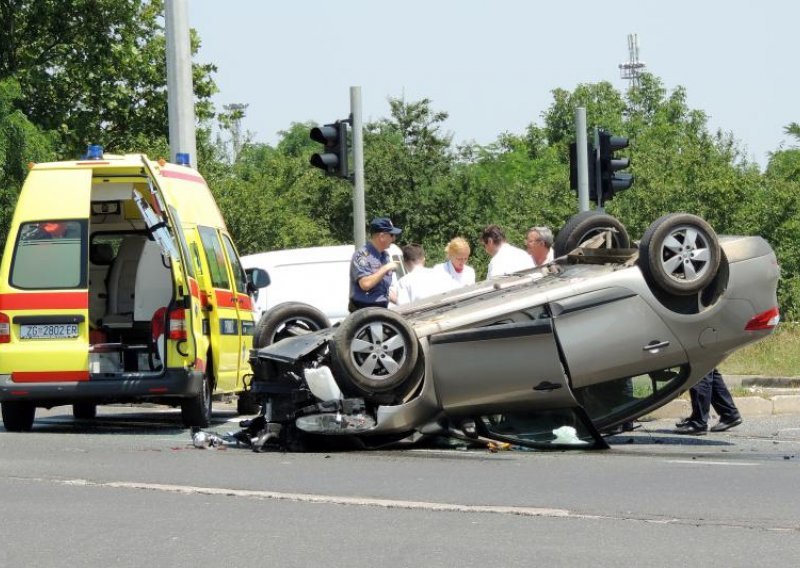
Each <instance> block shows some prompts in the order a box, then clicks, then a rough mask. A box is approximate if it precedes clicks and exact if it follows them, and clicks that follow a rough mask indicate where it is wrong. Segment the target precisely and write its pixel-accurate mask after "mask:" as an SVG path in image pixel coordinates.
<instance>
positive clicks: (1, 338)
mask: <svg viewBox="0 0 800 568" xmlns="http://www.w3.org/2000/svg"><path fill="white" fill-rule="evenodd" d="M0 343H11V321H10V320H9V319H8V316H7V315H6V314H3V313H0Z"/></svg>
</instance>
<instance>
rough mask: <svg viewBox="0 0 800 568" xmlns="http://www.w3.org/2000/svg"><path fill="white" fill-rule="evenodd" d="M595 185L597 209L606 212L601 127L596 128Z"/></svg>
mask: <svg viewBox="0 0 800 568" xmlns="http://www.w3.org/2000/svg"><path fill="white" fill-rule="evenodd" d="M593 158H594V187H595V192H596V195H597V210H598V211H600V212H601V213H604V212H605V208H604V207H603V176H602V175H601V174H602V172H601V171H600V129H599V128H595V129H594V156H593Z"/></svg>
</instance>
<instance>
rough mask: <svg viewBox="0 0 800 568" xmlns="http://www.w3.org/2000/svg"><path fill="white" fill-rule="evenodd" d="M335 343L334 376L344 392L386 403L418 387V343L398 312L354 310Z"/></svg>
mask: <svg viewBox="0 0 800 568" xmlns="http://www.w3.org/2000/svg"><path fill="white" fill-rule="evenodd" d="M332 343H333V348H332V349H331V360H332V364H333V367H334V376H336V378H337V381H338V382H339V388H341V389H342V391H343V392H345V393H347V394H350V395H353V396H361V397H364V398H367V399H370V400H375V399H376V397H377V398H379V399H380V400H381V402H383V401H384V400H386V401H394V400H401V399H402V398H403V397H404V396H405V395H407V394H408V391H409V390H410V389H412V388H413V387H414V386H415V384H416V381H414V380H413V379H414V377H415V373H414V369H415V367H416V364H417V359H418V357H419V344H418V342H417V336H416V334H415V333H414V330H412V329H411V326H410V325H408V323H407V322H406V321H405V320H404V319H403V317H402V316H400V315H399V314H397V313H395V312H393V311H391V310H388V309H385V308H364V309H361V310H358V311H356V312H353V313H352V314H350V315H349V316H348V317H347V318H346V319H345V320H344V321H343V322H342V323H341V325H340V326H339V329H337V330H336V333H335V334H334V336H333V340H332Z"/></svg>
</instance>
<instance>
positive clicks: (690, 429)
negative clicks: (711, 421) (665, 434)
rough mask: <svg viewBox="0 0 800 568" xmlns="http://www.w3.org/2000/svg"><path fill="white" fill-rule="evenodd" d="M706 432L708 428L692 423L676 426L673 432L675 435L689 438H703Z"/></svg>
mask: <svg viewBox="0 0 800 568" xmlns="http://www.w3.org/2000/svg"><path fill="white" fill-rule="evenodd" d="M707 431H708V426H700V425H699V424H695V423H694V422H691V421H689V422H687V423H686V424H684V425H683V426H678V427H677V428H675V430H673V432H675V433H676V434H686V435H689V436H704V435H705V434H706V432H707Z"/></svg>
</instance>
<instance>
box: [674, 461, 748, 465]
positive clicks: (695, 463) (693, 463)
mask: <svg viewBox="0 0 800 568" xmlns="http://www.w3.org/2000/svg"><path fill="white" fill-rule="evenodd" d="M667 463H684V464H692V465H698V464H699V465H761V464H760V463H755V462H725V461H709V460H667Z"/></svg>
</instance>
